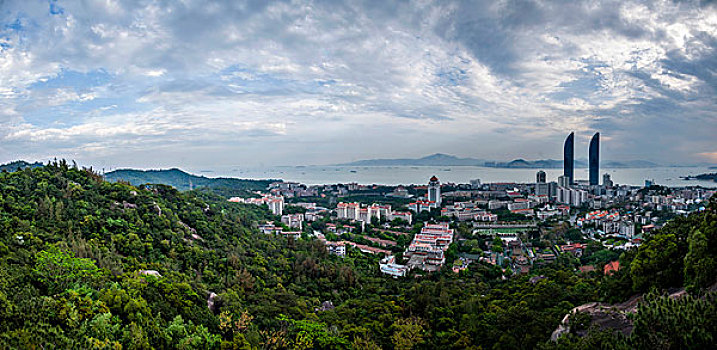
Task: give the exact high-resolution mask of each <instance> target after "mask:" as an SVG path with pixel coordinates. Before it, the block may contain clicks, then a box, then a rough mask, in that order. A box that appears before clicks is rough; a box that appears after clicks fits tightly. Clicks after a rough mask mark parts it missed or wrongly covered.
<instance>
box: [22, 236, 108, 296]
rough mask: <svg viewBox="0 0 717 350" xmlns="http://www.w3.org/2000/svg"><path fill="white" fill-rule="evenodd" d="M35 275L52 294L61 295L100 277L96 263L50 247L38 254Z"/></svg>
mask: <svg viewBox="0 0 717 350" xmlns="http://www.w3.org/2000/svg"><path fill="white" fill-rule="evenodd" d="M34 271H35V273H36V274H37V275H38V276H39V277H38V279H39V280H40V282H42V283H45V284H46V285H47V287H48V290H49V291H50V292H51V293H59V292H62V291H64V290H65V289H67V288H69V287H71V286H73V285H75V284H87V283H90V282H91V281H93V280H94V279H96V278H98V277H99V276H100V270H99V269H98V268H97V266H96V265H95V262H94V261H93V260H91V259H86V258H75V254H74V253H73V252H69V251H64V250H60V249H59V248H57V247H56V246H50V247H49V248H48V249H47V250H43V251H40V252H39V253H37V260H36V263H35V270H34Z"/></svg>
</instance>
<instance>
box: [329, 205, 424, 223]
mask: <svg viewBox="0 0 717 350" xmlns="http://www.w3.org/2000/svg"><path fill="white" fill-rule="evenodd" d="M336 216H337V217H338V218H339V219H347V220H356V221H361V222H371V219H373V218H376V219H378V220H381V219H385V220H387V221H392V220H395V219H401V220H404V221H406V222H408V223H410V222H411V221H412V220H413V215H412V214H411V213H410V212H407V211H393V210H391V206H390V205H382V204H376V203H374V204H371V205H368V206H364V205H361V203H356V202H354V203H344V202H340V203H338V204H337V205H336Z"/></svg>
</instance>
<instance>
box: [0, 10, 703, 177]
mask: <svg viewBox="0 0 717 350" xmlns="http://www.w3.org/2000/svg"><path fill="white" fill-rule="evenodd" d="M715 50H717V5H715V4H710V3H709V2H705V1H702V2H696V1H584V2H583V1H573V0H565V1H493V0H490V1H466V2H461V1H436V2H432V1H400V2H389V1H384V0H379V1H366V2H361V1H345V2H342V1H338V0H331V1H313V2H308V1H307V2H305V1H292V2H266V1H235V0H231V1H229V0H228V1H212V2H205V1H194V0H181V1H133V0H122V1H115V0H86V1H81V0H73V1H63V0H57V1H52V0H51V1H46V0H45V1H42V0H0V160H1V161H3V162H5V161H9V160H13V159H27V160H46V159H49V158H54V157H57V158H67V159H75V160H78V161H79V162H81V163H83V164H94V165H95V166H98V167H99V166H102V167H105V166H106V167H116V166H134V167H166V166H191V167H211V166H236V165H246V166H262V165H263V166H266V165H296V164H331V163H339V162H346V161H352V160H358V159H366V158H393V157H396V158H399V157H419V156H424V155H428V154H431V153H436V152H441V153H448V154H453V155H457V156H461V157H475V158H483V159H485V158H487V159H513V158H518V157H523V158H528V159H537V158H556V159H557V158H560V157H561V151H562V141H563V139H564V138H565V136H566V135H567V134H568V133H569V132H570V131H575V132H576V143H577V144H576V156H577V157H582V158H584V157H587V142H588V141H589V138H590V137H591V135H592V133H594V132H596V131H599V132H601V134H602V155H603V158H604V159H612V160H628V159H646V160H652V161H657V162H660V163H686V162H715V163H717V141H716V140H717V136H716V135H717V91H716V90H717V52H715ZM583 149H584V152H583V151H582V150H583ZM583 153H584V154H583Z"/></svg>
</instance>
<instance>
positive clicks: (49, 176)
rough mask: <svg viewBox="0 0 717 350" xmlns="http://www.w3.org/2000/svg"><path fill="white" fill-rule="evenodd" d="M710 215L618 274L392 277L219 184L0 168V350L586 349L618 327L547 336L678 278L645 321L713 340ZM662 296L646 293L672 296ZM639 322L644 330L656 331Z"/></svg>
mask: <svg viewBox="0 0 717 350" xmlns="http://www.w3.org/2000/svg"><path fill="white" fill-rule="evenodd" d="M715 208H717V205H715V203H714V202H713V203H712V204H711V206H710V208H709V209H708V210H707V211H706V212H705V213H702V214H696V215H693V216H691V217H690V218H683V219H678V220H676V221H675V223H674V224H672V225H669V226H668V228H667V229H664V230H661V231H657V232H655V233H654V234H653V237H650V238H649V239H648V240H647V241H646V244H645V245H643V247H641V248H640V250H639V251H636V252H629V253H625V254H623V256H622V257H621V263H623V266H630V267H631V268H630V269H623V270H620V271H619V272H618V273H617V274H615V275H614V276H611V277H603V276H602V274H599V273H592V274H579V273H577V272H576V269H575V267H576V266H577V265H579V262H578V261H576V259H574V258H569V257H562V256H561V258H560V259H558V262H557V263H554V264H550V265H546V266H544V267H542V268H539V269H536V270H535V271H534V274H540V275H542V276H544V277H545V278H543V279H540V280H538V281H536V280H532V281H531V279H530V277H529V276H522V277H514V278H510V279H508V280H507V281H505V280H503V278H502V272H501V270H500V268H497V267H494V266H489V265H482V264H473V265H471V266H470V268H469V269H468V270H465V271H462V272H461V273H460V274H458V275H456V274H454V273H453V272H451V271H450V270H445V271H442V272H440V273H436V274H432V275H428V276H424V277H423V278H417V279H398V280H394V279H391V278H386V277H384V276H381V275H380V274H379V272H378V269H377V260H378V257H374V256H367V255H364V254H361V253H359V252H356V251H353V250H352V251H350V252H349V256H347V257H345V258H343V259H342V258H338V257H336V256H330V255H328V254H327V253H326V250H325V249H324V247H323V245H322V244H321V243H320V242H317V241H314V240H310V239H301V240H296V241H295V240H293V239H286V238H282V237H274V236H268V235H261V234H259V233H258V231H257V229H256V228H255V227H256V225H257V223H259V222H260V221H262V220H265V219H272V217H271V215H270V214H269V213H268V212H267V211H266V209H264V208H261V207H258V206H251V205H243V204H237V203H228V202H227V201H226V200H225V198H224V197H221V196H219V195H217V194H216V193H214V192H210V191H189V192H179V191H177V190H175V189H174V188H171V187H169V186H164V185H147V186H142V187H133V186H131V185H128V184H125V183H112V182H106V181H104V180H103V179H102V177H100V176H98V175H96V174H94V173H93V172H92V171H91V170H82V169H77V168H75V167H70V166H68V165H67V164H66V163H64V162H60V163H59V164H51V165H48V166H45V167H42V168H34V169H24V170H21V171H18V172H14V173H7V172H3V173H0V232H1V234H0V267H1V268H0V275H1V276H0V348H45V349H48V348H113V349H119V348H125V349H135V348H138V349H141V348H187V349H193V348H206V349H217V348H227V349H233V348H303V349H308V348H317V349H329V348H331V349H334V348H339V349H340V348H358V349H375V348H379V347H381V348H395V349H411V348H422V349H429V348H439V349H450V348H456V349H459V348H474V349H477V348H484V349H487V348H496V349H511V348H515V349H530V348H535V347H536V346H541V347H556V346H560V347H569V346H576V347H577V346H585V344H588V343H586V342H587V341H590V342H592V343H589V344H597V343H599V342H600V341H602V340H605V342H607V340H611V341H612V340H613V338H614V337H616V336H615V335H613V334H612V333H591V335H589V336H588V337H587V338H577V337H574V336H568V337H566V338H565V339H563V340H561V341H560V342H558V343H552V342H549V341H548V339H549V336H550V333H551V332H552V330H553V329H555V327H556V326H557V325H558V323H559V322H560V320H561V319H562V317H563V315H565V313H567V312H568V311H569V310H570V309H571V308H573V307H574V306H577V305H580V304H582V303H585V302H589V301H594V300H599V299H605V300H610V299H614V300H616V301H618V300H624V298H626V297H629V296H630V295H631V294H632V293H636V292H642V291H648V290H652V289H655V290H657V289H658V288H669V287H679V286H683V285H686V286H688V287H689V288H690V290H693V291H695V297H694V298H691V299H684V300H683V301H680V303H684V304H686V306H681V305H682V304H679V305H675V306H670V305H671V304H670V305H667V306H664V307H663V306H662V304H660V305H658V306H656V307H654V308H653V307H652V306H651V305H653V304H650V303H646V304H645V306H644V307H645V308H647V309H649V310H655V311H654V312H653V313H649V312H640V313H639V315H640V316H639V317H643V316H642V315H645V316H644V320H642V321H640V322H643V323H645V322H648V323H646V324H647V325H648V326H649V325H650V324H652V323H649V322H650V320H652V319H653V318H659V319H663V317H664V316H665V313H667V314H671V313H676V312H678V311H676V310H677V309H679V312H680V313H684V314H685V315H687V316H689V317H692V318H691V319H692V320H697V321H705V320H707V321H705V322H703V323H699V322H697V321H693V323H687V325H693V324H694V325H695V327H696V328H695V331H694V332H691V333H689V336H690V337H694V338H698V339H700V340H704V339H706V338H705V334H708V335H709V334H710V333H709V332H711V331H712V330H713V329H714V328H709V327H714V324H715V323H714V319H709V317H705V318H701V319H698V317H699V315H700V313H701V312H704V311H710V310H711V311H713V310H714V298H712V299H709V298H707V299H705V298H700V295H702V294H700V293H701V292H700V291H701V290H703V288H704V287H705V286H708V285H710V284H711V283H713V282H714V279H715V270H716V269H715V268H714V263H715V260H714V259H715V256H717V255H716V254H715V251H714V249H715V246H716V245H715V242H714V240H715V239H716V233H715V221H714V218H715ZM663 236H664V237H663ZM212 293H216V295H217V296H216V297H213V295H214V294H212ZM654 293H655V296H654V297H651V299H649V301H650V302H651V303H657V304H659V303H663V301H661V300H662V299H661V297H660V296H659V295H658V294H659V292H658V291H655V292H654ZM326 301H330V302H331V303H325V302H326ZM664 303H670V302H669V301H668V302H664ZM210 305H211V308H210ZM334 306H335V307H334ZM670 307H671V308H670ZM710 308H711V309H710ZM673 311H674V312H673ZM679 315H682V314H679ZM712 315H715V313H714V312H712ZM650 317H651V318H650ZM711 317H712V318H714V316H711ZM710 320H711V321H710ZM664 322H665V324H666V326H665V327H668V328H665V329H668V330H670V331H672V330H673V328H669V327H677V328H674V330H675V332H677V330H678V329H680V328H679V327H684V324H682V323H680V322H676V321H675V320H674V318H672V319H665V321H664ZM710 322H712V323H710ZM698 323H699V324H698ZM637 324H638V325H637V326H636V330H635V333H636V334H647V335H646V336H648V335H649V336H652V335H653V333H650V329H649V328H648V326H645V327H640V326H639V324H640V323H637ZM641 332H643V333H641ZM644 332H646V333H644ZM596 334H597V335H596ZM711 334H714V333H711ZM670 336H673V337H682V336H683V335H681V334H679V333H670ZM684 336H685V337H686V336H687V335H684ZM650 339H652V338H650ZM655 339H662V338H655ZM621 341H625V342H626V341H629V340H624V339H622V340H621ZM633 344H638V343H633ZM695 344H700V343H695ZM638 345H640V346H641V344H638Z"/></svg>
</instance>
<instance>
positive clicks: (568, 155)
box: [563, 132, 575, 185]
mask: <svg viewBox="0 0 717 350" xmlns="http://www.w3.org/2000/svg"><path fill="white" fill-rule="evenodd" d="M574 169H575V133H574V132H571V133H570V135H568V138H566V139H565V144H564V145H563V176H565V177H566V178H567V180H566V181H567V184H568V185H572V184H573V182H574V180H575V177H574Z"/></svg>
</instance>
